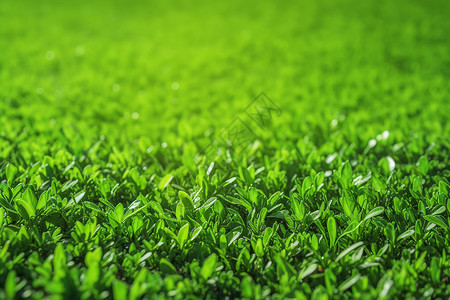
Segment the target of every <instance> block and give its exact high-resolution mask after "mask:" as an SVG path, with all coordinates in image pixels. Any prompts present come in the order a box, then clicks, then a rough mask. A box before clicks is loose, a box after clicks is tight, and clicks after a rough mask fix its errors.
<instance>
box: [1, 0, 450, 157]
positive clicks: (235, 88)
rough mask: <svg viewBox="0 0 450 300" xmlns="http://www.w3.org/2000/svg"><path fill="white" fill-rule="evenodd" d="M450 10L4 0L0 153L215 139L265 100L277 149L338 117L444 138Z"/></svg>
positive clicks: (426, 4) (409, 4)
mask: <svg viewBox="0 0 450 300" xmlns="http://www.w3.org/2000/svg"><path fill="white" fill-rule="evenodd" d="M449 5H450V2H448V1H341V0H340V1H223V2H215V1H214V2H213V1H11V0H3V1H1V2H0V20H1V21H0V22H1V23H0V24H1V26H0V53H1V54H0V135H1V136H3V137H4V140H3V141H0V146H2V148H3V153H2V156H3V158H5V157H8V156H9V155H11V152H12V151H13V148H11V147H9V146H10V142H8V141H6V140H5V139H14V140H16V141H21V142H20V143H19V142H17V145H16V146H17V147H19V149H22V152H23V153H24V155H25V156H26V155H27V154H26V152H27V151H30V152H32V151H31V150H30V149H31V148H32V146H31V145H30V143H34V144H35V146H36V147H48V148H51V147H52V145H49V144H48V140H47V139H42V141H40V138H39V136H41V135H44V136H45V135H46V136H48V135H53V137H54V140H55V141H56V142H55V143H56V144H53V146H54V147H61V146H62V144H72V145H71V146H72V147H74V148H76V147H77V146H79V147H80V149H81V148H83V147H86V145H88V144H92V143H93V142H94V141H95V140H98V137H99V136H100V135H104V136H106V137H107V138H108V139H110V140H111V141H112V142H117V141H119V142H121V143H125V142H130V141H135V140H136V139H139V138H146V139H148V141H150V142H149V143H154V142H164V141H170V145H173V146H176V147H177V146H180V145H182V144H183V143H184V142H185V141H187V140H194V141H200V140H201V139H202V138H203V139H205V140H206V143H207V141H208V139H211V137H209V136H208V135H211V136H214V134H213V133H212V132H213V130H216V131H217V130H220V129H221V128H223V127H224V126H226V125H227V124H228V123H229V122H231V120H232V119H233V116H234V115H235V114H236V113H237V112H239V111H240V110H241V109H243V108H244V107H245V105H246V104H247V103H249V102H250V101H252V99H253V98H254V97H255V96H256V95H257V94H258V93H259V92H261V91H265V92H266V93H267V94H268V95H269V96H270V97H271V98H272V99H274V101H276V102H277V103H278V105H279V106H280V107H282V109H283V110H284V112H285V113H284V115H283V117H282V118H281V119H280V120H278V121H277V122H276V124H275V125H274V126H275V127H274V128H273V130H269V134H270V135H271V137H272V138H276V139H278V140H280V139H293V140H295V139H298V138H300V137H303V136H305V135H310V136H314V137H315V138H316V140H317V141H318V142H320V141H324V140H325V139H326V137H327V134H329V130H330V129H329V127H330V122H331V121H332V120H337V121H338V122H339V126H342V127H341V128H342V129H343V130H344V131H345V130H348V131H350V132H352V130H354V129H355V128H358V127H363V128H365V130H364V131H361V133H359V135H360V136H359V137H360V138H361V139H362V140H368V139H370V138H375V137H376V135H377V134H380V133H381V132H383V131H384V130H388V131H389V132H390V133H391V135H393V136H394V137H395V136H397V138H398V139H399V140H401V139H403V136H404V135H410V134H416V133H417V132H418V133H419V134H421V135H422V134H423V135H430V138H432V137H437V136H443V135H445V136H448V134H449V127H448V125H447V122H446V120H447V117H448V113H447V112H448V111H449V101H448V96H449V91H450V85H449V84H448V79H449V75H450V43H449V38H448V33H449V32H450V22H449V18H448V12H449V11H450V9H449ZM346 127H348V129H345V128H346ZM60 130H63V131H64V132H65V136H66V137H67V139H66V140H61V134H60V133H59V131H60ZM75 137H78V138H80V137H81V141H80V140H77V142H76V143H75V142H74V141H75ZM22 142H23V143H22ZM2 143H3V144H2ZM83 143H85V144H86V145H84V144H83ZM198 143H199V144H202V143H203V144H204V142H198ZM16 150H17V149H16ZM49 151H50V152H52V150H51V149H50V150H49ZM74 151H76V149H75V150H74Z"/></svg>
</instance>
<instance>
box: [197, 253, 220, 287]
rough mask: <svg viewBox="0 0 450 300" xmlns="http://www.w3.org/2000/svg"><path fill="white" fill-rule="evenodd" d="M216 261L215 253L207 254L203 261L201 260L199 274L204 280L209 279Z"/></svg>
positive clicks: (214, 268)
mask: <svg viewBox="0 0 450 300" xmlns="http://www.w3.org/2000/svg"><path fill="white" fill-rule="evenodd" d="M216 262H217V255H216V254H215V253H213V254H211V255H210V256H208V258H206V259H205V261H204V262H203V265H202V268H201V270H200V274H201V276H202V277H203V278H204V279H205V280H207V279H209V278H210V277H211V275H212V274H213V273H214V271H215V270H216Z"/></svg>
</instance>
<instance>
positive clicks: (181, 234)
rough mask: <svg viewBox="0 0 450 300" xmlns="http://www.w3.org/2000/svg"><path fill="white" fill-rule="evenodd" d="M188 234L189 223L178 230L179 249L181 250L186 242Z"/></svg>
mask: <svg viewBox="0 0 450 300" xmlns="http://www.w3.org/2000/svg"><path fill="white" fill-rule="evenodd" d="M188 234H189V223H186V224H184V225H183V227H181V228H180V230H179V231H178V235H177V240H178V244H179V245H180V249H183V246H184V243H185V242H186V240H187V238H188Z"/></svg>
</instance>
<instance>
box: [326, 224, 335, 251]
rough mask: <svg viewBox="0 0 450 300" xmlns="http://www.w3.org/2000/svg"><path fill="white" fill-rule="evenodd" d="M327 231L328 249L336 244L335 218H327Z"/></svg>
mask: <svg viewBox="0 0 450 300" xmlns="http://www.w3.org/2000/svg"><path fill="white" fill-rule="evenodd" d="M327 230H328V236H329V237H330V247H333V246H334V243H335V242H336V235H337V226H336V219H335V218H333V217H329V218H328V221H327Z"/></svg>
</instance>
